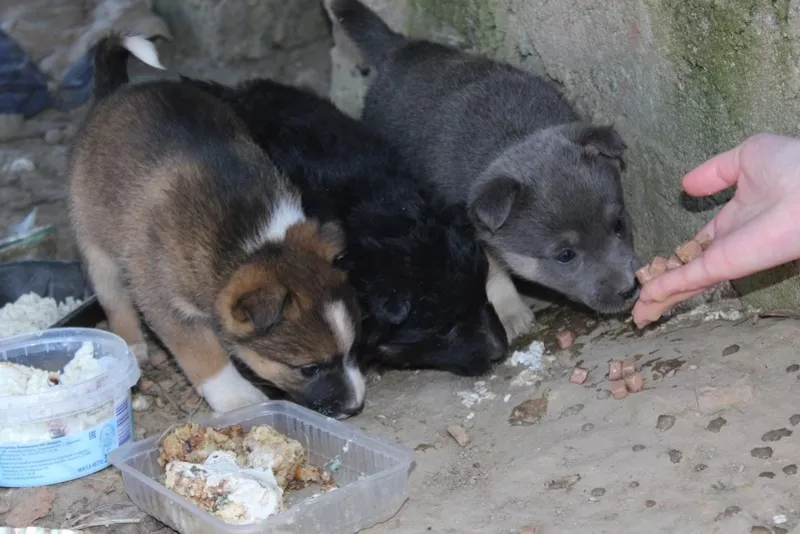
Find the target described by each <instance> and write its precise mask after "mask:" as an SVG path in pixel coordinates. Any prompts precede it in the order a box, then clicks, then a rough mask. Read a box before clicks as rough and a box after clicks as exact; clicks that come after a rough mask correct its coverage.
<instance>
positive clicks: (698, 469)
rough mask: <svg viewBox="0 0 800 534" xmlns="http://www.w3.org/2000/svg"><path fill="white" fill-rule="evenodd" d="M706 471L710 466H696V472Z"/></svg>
mask: <svg viewBox="0 0 800 534" xmlns="http://www.w3.org/2000/svg"><path fill="white" fill-rule="evenodd" d="M706 469H708V466H707V465H706V464H697V465H696V466H694V470H695V471H696V472H698V473H699V472H700V471H705V470H706Z"/></svg>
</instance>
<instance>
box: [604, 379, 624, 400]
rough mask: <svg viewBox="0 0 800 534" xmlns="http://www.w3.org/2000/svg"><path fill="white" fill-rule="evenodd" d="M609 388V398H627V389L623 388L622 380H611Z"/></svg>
mask: <svg viewBox="0 0 800 534" xmlns="http://www.w3.org/2000/svg"><path fill="white" fill-rule="evenodd" d="M609 386H610V388H611V396H613V397H614V398H615V399H617V400H620V399H624V398H625V397H627V396H628V388H627V387H626V386H625V381H624V380H613V381H612V382H611V383H610V384H609Z"/></svg>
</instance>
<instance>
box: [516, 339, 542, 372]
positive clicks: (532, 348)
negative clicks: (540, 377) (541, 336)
mask: <svg viewBox="0 0 800 534" xmlns="http://www.w3.org/2000/svg"><path fill="white" fill-rule="evenodd" d="M543 355H544V343H542V342H541V341H533V342H531V344H530V345H528V347H527V348H526V349H523V350H515V351H514V353H513V354H512V355H511V358H509V360H508V363H509V365H513V366H524V367H527V368H528V369H535V370H538V369H541V368H542V356H543Z"/></svg>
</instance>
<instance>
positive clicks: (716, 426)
mask: <svg viewBox="0 0 800 534" xmlns="http://www.w3.org/2000/svg"><path fill="white" fill-rule="evenodd" d="M727 423H728V421H726V420H725V418H723V417H717V418H715V419H712V420H711V421H709V423H708V426H707V427H706V430H708V431H709V432H714V433H715V434H718V433H719V431H720V430H722V427H723V426H725V425H726V424H727Z"/></svg>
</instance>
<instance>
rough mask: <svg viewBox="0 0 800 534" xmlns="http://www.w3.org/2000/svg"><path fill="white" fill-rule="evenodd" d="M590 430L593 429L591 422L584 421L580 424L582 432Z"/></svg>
mask: <svg viewBox="0 0 800 534" xmlns="http://www.w3.org/2000/svg"><path fill="white" fill-rule="evenodd" d="M592 430H594V425H593V424H592V423H584V424H583V425H582V426H581V431H582V432H590V431H592Z"/></svg>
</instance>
